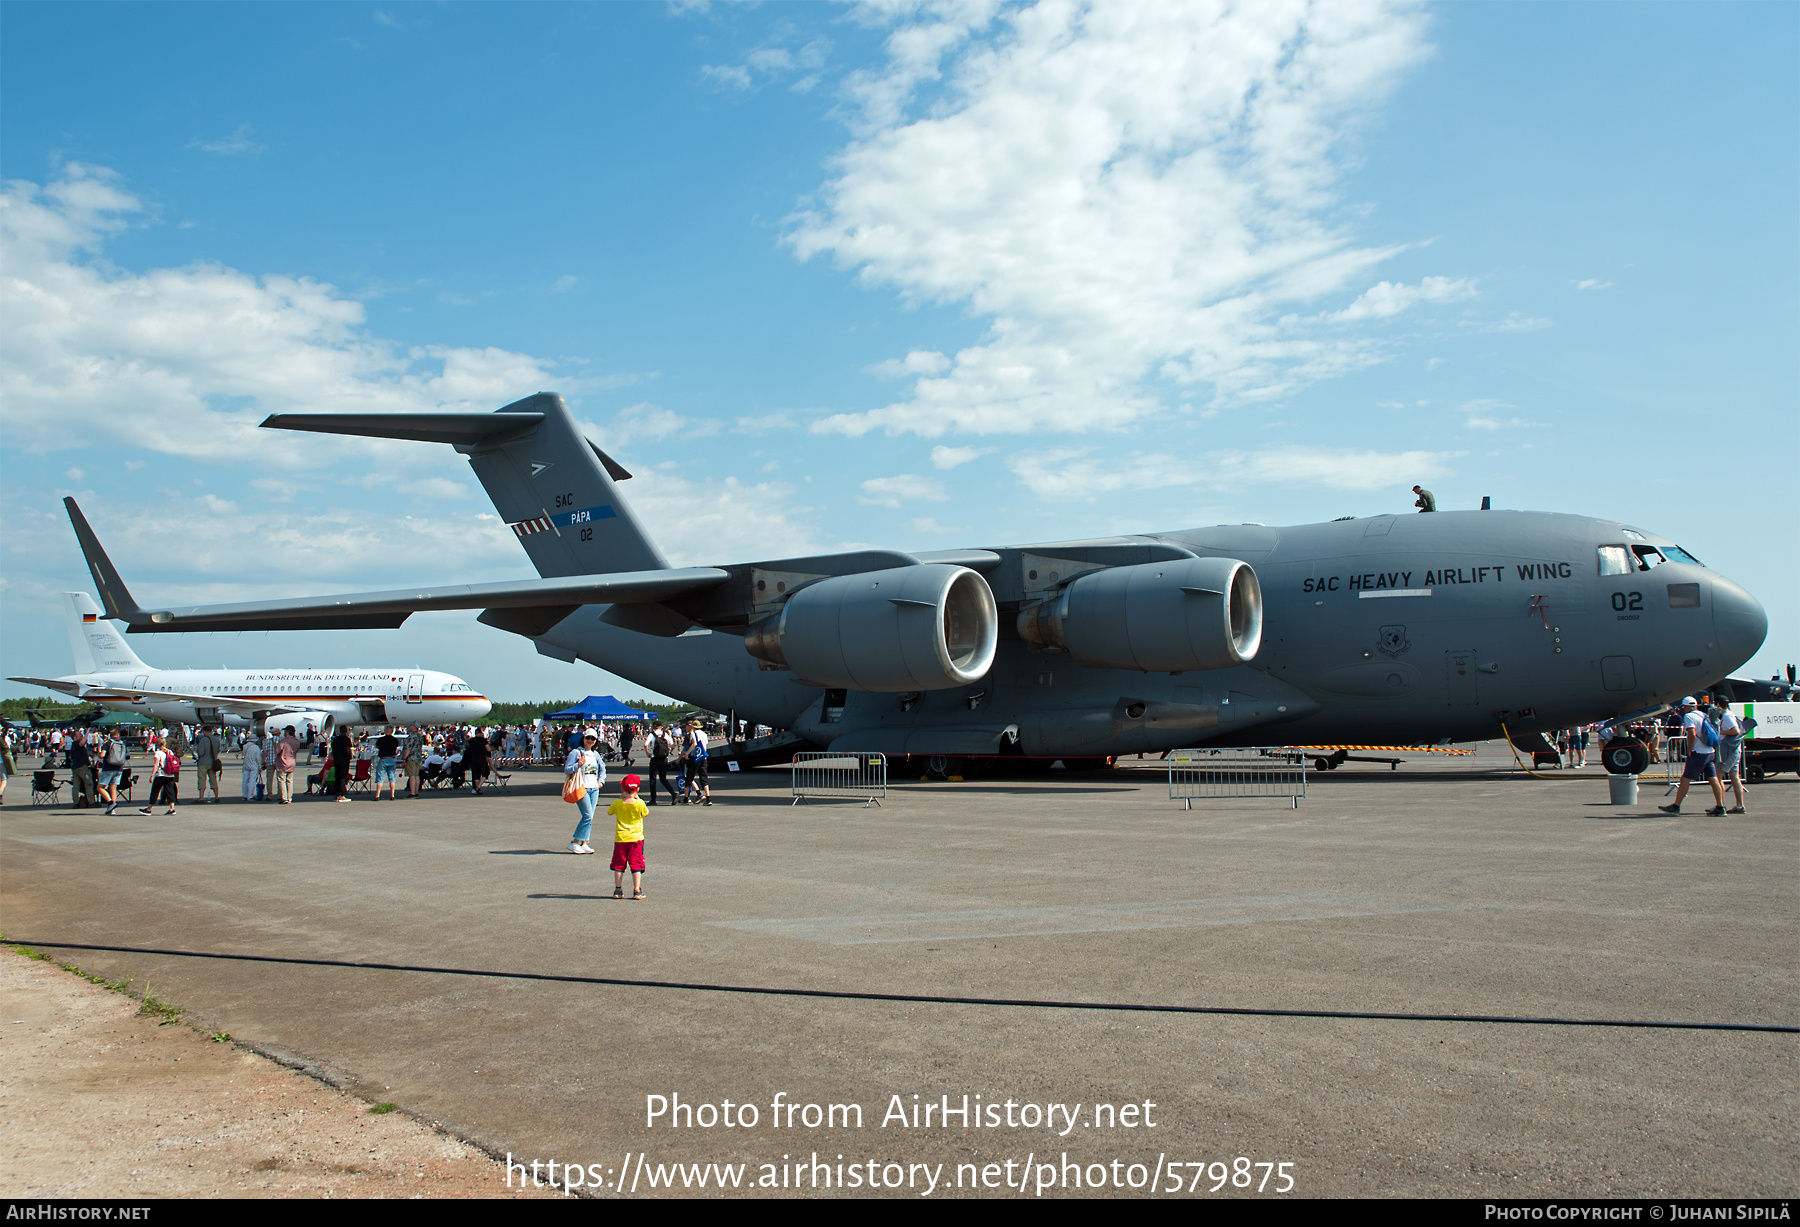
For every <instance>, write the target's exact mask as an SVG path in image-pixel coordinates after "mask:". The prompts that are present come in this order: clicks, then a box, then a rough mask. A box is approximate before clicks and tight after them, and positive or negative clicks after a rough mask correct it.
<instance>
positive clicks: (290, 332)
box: [0, 163, 573, 467]
mask: <svg viewBox="0 0 1800 1227" xmlns="http://www.w3.org/2000/svg"><path fill="white" fill-rule="evenodd" d="M144 211H145V210H144V206H143V204H142V203H141V202H140V201H139V200H137V199H136V198H135V197H134V196H132V195H131V194H130V193H129V192H127V191H125V190H124V189H123V188H122V187H121V186H120V185H119V182H118V178H117V176H116V175H114V174H113V173H112V172H111V171H108V170H106V169H104V168H100V167H93V166H83V165H80V164H73V163H72V164H69V165H67V166H65V167H64V168H63V169H62V171H61V172H60V174H59V175H58V176H57V177H56V178H54V179H53V180H51V181H50V182H49V183H47V184H44V185H41V186H40V185H38V184H35V183H30V182H24V181H11V182H8V183H6V184H5V185H4V188H3V189H0V270H3V272H0V311H4V313H5V318H6V321H7V328H6V332H5V336H4V338H3V339H0V421H3V422H4V424H5V428H6V432H7V441H8V446H9V447H12V448H15V449H19V450H22V451H30V452H43V451H51V450H59V449H64V448H74V447H85V446H93V445H104V444H107V443H114V442H124V443H127V444H132V445H136V446H139V447H143V448H146V449H148V450H150V451H156V452H171V453H177V452H178V453H180V454H184V455H188V456H197V457H206V458H213V459H224V458H235V459H255V460H256V461H257V462H258V463H260V464H264V465H278V466H281V465H285V466H302V467H304V466H308V465H312V466H324V465H328V464H331V463H333V462H334V461H335V460H337V459H340V458H341V451H342V444H341V443H338V442H336V441H326V440H322V439H317V438H312V437H306V436H298V435H290V436H287V437H286V438H285V439H284V442H283V445H282V446H280V447H271V446H270V442H269V440H270V435H269V434H268V432H265V431H259V430H257V428H256V424H257V423H258V422H259V421H261V420H262V418H263V417H264V416H265V415H267V414H269V413H280V412H289V411H308V410H311V411H315V412H319V411H340V412H343V411H349V412H359V411H366V412H409V411H421V410H432V409H494V408H497V407H499V406H500V405H503V404H505V403H506V402H508V401H511V400H516V399H517V398H519V397H520V396H527V395H530V394H531V393H532V392H536V391H539V390H541V389H544V388H548V387H557V386H560V387H563V388H565V389H566V388H570V387H571V386H572V384H573V381H571V380H568V379H559V378H558V377H557V376H556V375H554V374H553V373H552V372H551V370H550V365H549V363H547V362H546V361H544V360H542V359H539V358H535V357H533V356H531V355H529V354H521V353H515V352H512V351H510V350H504V349H498V348H494V347H486V348H474V347H459V346H418V347H410V348H408V347H403V346H400V345H396V344H395V343H393V342H391V341H387V340H384V339H382V338H380V337H376V336H373V335H371V334H370V333H369V332H368V331H367V330H366V329H365V328H364V326H363V325H364V323H365V316H364V311H363V306H362V304H361V303H360V302H357V301H356V300H354V299H351V298H347V297H345V296H344V295H343V294H342V293H340V292H339V291H338V290H337V289H336V288H335V287H333V286H330V285H327V284H324V283H322V282H317V281H312V280H310V279H308V278H304V277H299V278H295V277H281V276H264V277H257V276H253V275H251V274H249V273H243V272H239V271H238V270H236V269H231V268H225V267H223V266H220V265H216V264H194V265H189V266H186V267H183V268H162V269H152V270H150V271H148V272H141V273H139V272H131V271H128V270H125V269H121V268H118V267H116V266H115V265H113V264H112V263H110V262H109V261H108V260H107V259H106V258H105V255H104V247H105V244H106V241H107V239H108V238H109V237H110V236H112V235H114V234H116V233H118V232H119V231H120V230H122V229H124V228H125V227H127V226H129V225H131V224H133V223H134V220H135V219H138V218H140V217H141V216H142V215H143V213H144ZM74 421H79V422H81V423H83V425H84V429H83V430H80V431H71V430H69V429H67V423H69V422H74ZM175 423H179V424H180V429H173V428H172V427H173V424H175ZM357 446H358V447H359V449H362V450H365V451H369V450H376V451H378V450H380V449H382V448H384V447H388V446H391V445H388V444H385V443H382V442H380V441H367V442H362V443H359V444H358V445H357Z"/></svg>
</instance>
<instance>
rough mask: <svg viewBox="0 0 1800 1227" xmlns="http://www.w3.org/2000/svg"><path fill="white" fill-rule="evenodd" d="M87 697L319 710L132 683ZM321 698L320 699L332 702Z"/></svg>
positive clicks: (249, 710) (251, 710)
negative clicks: (141, 687) (135, 686)
mask: <svg viewBox="0 0 1800 1227" xmlns="http://www.w3.org/2000/svg"><path fill="white" fill-rule="evenodd" d="M83 697H84V698H89V699H94V698H100V699H149V700H152V701H154V702H157V703H193V704H195V705H197V706H199V707H217V708H219V709H220V710H221V711H228V712H231V713H233V714H234V715H239V716H249V715H254V714H255V713H257V712H259V711H266V712H308V711H318V710H319V703H310V704H309V703H293V702H288V703H270V702H267V701H266V700H259V699H235V698H229V697H227V696H224V695H216V694H188V693H186V692H185V691H180V690H134V689H133V688H131V687H129V686H91V687H89V688H88V690H87V693H86V694H85V695H84V696H83ZM330 701H331V700H326V699H321V700H320V701H319V702H330Z"/></svg>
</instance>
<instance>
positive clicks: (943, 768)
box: [925, 754, 950, 780]
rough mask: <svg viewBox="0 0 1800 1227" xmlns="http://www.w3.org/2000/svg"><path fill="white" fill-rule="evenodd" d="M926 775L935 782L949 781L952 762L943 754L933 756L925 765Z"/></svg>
mask: <svg viewBox="0 0 1800 1227" xmlns="http://www.w3.org/2000/svg"><path fill="white" fill-rule="evenodd" d="M925 774H926V775H928V776H930V777H931V778H932V779H934V780H942V779H947V778H948V777H949V775H950V760H949V758H947V757H945V756H944V755H942V754H933V755H932V756H931V757H930V758H929V759H927V760H926V763H925Z"/></svg>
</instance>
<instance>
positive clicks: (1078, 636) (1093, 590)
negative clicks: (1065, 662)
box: [1018, 558, 1262, 673]
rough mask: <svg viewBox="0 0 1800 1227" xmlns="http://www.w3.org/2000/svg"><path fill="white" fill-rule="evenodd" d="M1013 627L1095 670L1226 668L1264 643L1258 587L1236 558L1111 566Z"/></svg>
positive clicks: (1024, 613) (1028, 611)
mask: <svg viewBox="0 0 1800 1227" xmlns="http://www.w3.org/2000/svg"><path fill="white" fill-rule="evenodd" d="M1018 628H1019V638H1021V639H1023V640H1025V642H1027V643H1029V644H1031V645H1033V646H1034V647H1038V648H1055V649H1060V650H1062V651H1065V652H1067V653H1068V654H1069V655H1070V656H1072V657H1074V658H1075V663H1076V664H1078V665H1086V666H1089V667H1091V668H1096V669H1139V670H1142V671H1143V672H1145V673H1183V672H1186V671H1187V670H1189V669H1228V668H1230V667H1231V666H1233V665H1241V664H1243V663H1244V662H1245V661H1248V660H1250V659H1252V658H1253V657H1254V656H1255V655H1256V649H1257V648H1258V647H1259V646H1261V644H1262V586H1261V585H1260V584H1258V583H1257V582H1256V572H1255V571H1252V570H1251V569H1250V566H1249V564H1248V563H1243V562H1239V561H1238V560H1237V559H1235V558H1187V559H1182V560H1180V561H1178V562H1150V563H1143V564H1141V565H1138V566H1131V567H1110V568H1108V569H1106V570H1104V571H1091V572H1089V573H1088V574H1086V575H1083V576H1080V577H1079V578H1077V579H1075V580H1072V581H1071V582H1069V583H1068V584H1066V585H1064V586H1063V588H1062V589H1061V590H1060V591H1059V592H1057V593H1055V594H1053V595H1052V596H1051V597H1050V598H1049V599H1047V600H1044V601H1040V602H1039V603H1037V604H1036V605H1028V606H1026V607H1025V608H1024V609H1021V610H1020V611H1019V620H1018Z"/></svg>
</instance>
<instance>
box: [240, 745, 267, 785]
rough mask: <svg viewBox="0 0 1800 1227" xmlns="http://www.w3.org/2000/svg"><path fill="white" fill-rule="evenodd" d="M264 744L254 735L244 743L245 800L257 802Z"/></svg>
mask: <svg viewBox="0 0 1800 1227" xmlns="http://www.w3.org/2000/svg"><path fill="white" fill-rule="evenodd" d="M262 749H263V748H262V742H260V741H258V740H257V739H256V737H255V736H254V735H252V736H251V737H250V738H249V739H248V740H246V741H245V742H244V771H243V775H244V779H243V788H244V800H246V801H254V800H256V785H257V777H258V776H260V775H261V774H262Z"/></svg>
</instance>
